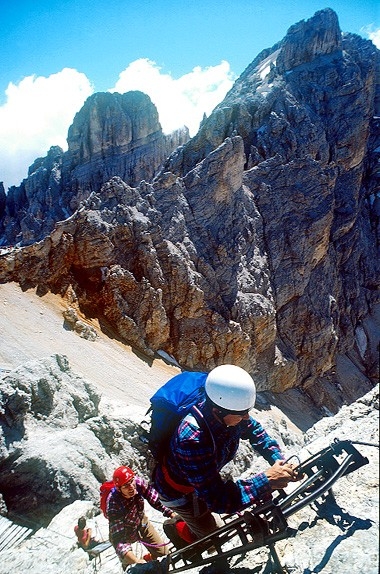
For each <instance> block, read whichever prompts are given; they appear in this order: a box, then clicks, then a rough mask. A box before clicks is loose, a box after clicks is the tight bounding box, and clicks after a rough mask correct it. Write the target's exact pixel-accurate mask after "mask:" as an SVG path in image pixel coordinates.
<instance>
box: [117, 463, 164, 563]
mask: <svg viewBox="0 0 380 574" xmlns="http://www.w3.org/2000/svg"><path fill="white" fill-rule="evenodd" d="M113 481H114V483H115V486H114V488H112V490H111V492H110V494H109V496H108V499H107V516H108V521H109V539H110V542H111V543H112V545H113V547H114V548H115V552H116V554H117V556H118V558H119V560H120V562H121V564H122V567H123V569H124V570H125V569H126V568H127V566H128V565H130V564H143V563H145V562H148V561H149V560H151V559H152V558H153V559H156V558H158V557H161V556H165V555H167V554H168V550H169V543H165V542H164V540H163V539H162V538H161V536H160V535H159V533H158V532H157V531H156V529H155V528H154V526H153V525H152V524H151V522H150V520H149V519H148V517H147V515H146V514H145V509H144V501H145V500H146V501H147V502H148V503H149V504H150V505H151V506H152V507H153V508H155V509H156V510H159V511H160V512H162V514H163V515H164V516H166V517H169V518H172V517H174V516H175V513H174V512H173V510H171V509H169V508H166V507H165V506H163V504H162V503H161V502H160V500H159V498H158V494H157V492H156V491H155V489H154V488H153V487H152V486H150V485H149V484H148V483H147V482H146V481H145V480H144V479H143V478H141V477H140V476H137V475H136V474H135V473H134V471H133V470H132V469H131V468H129V467H128V466H120V467H118V468H117V469H116V470H115V471H114V473H113ZM137 541H141V542H142V544H143V545H144V546H145V547H146V548H147V549H148V551H149V554H147V555H145V556H144V558H141V559H140V558H138V557H137V556H136V554H135V553H134V552H133V549H132V543H133V542H137Z"/></svg>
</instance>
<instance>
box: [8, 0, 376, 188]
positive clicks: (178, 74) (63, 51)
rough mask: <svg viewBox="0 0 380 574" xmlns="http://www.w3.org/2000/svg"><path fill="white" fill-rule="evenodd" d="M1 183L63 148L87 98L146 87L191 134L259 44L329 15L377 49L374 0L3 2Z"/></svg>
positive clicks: (172, 123)
mask: <svg viewBox="0 0 380 574" xmlns="http://www.w3.org/2000/svg"><path fill="white" fill-rule="evenodd" d="M0 2H1V17H0V181H3V183H4V187H5V190H6V191H7V189H8V187H9V186H10V185H19V184H20V183H21V181H22V180H23V179H24V178H26V177H27V174H28V167H29V166H30V165H31V164H32V163H33V162H34V160H35V159H37V158H38V157H44V156H46V154H47V152H48V150H49V148H50V147H51V146H52V145H60V146H61V147H62V148H63V149H64V150H67V141H66V138H67V132H68V128H69V126H70V125H71V124H72V122H73V119H74V116H75V114H76V113H77V112H78V111H79V110H80V108H81V107H82V105H83V103H84V102H85V100H86V99H87V98H88V97H89V96H90V95H91V94H93V93H94V92H106V91H111V92H114V91H117V92H120V93H124V92H127V91H129V90H141V91H143V92H145V93H147V94H148V95H149V96H150V98H151V100H152V101H153V103H154V104H155V105H156V106H157V109H158V112H159V118H160V123H161V126H162V129H163V131H164V132H165V133H170V132H171V131H173V130H174V129H176V128H178V127H181V126H183V125H186V126H187V127H188V128H189V130H190V135H192V136H193V135H195V133H196V132H197V130H198V127H199V122H200V121H201V119H202V117H203V114H204V113H206V114H207V115H209V114H210V113H211V112H212V110H213V108H214V107H215V106H216V105H217V104H218V103H220V102H221V101H222V100H223V98H224V96H225V94H226V93H227V91H228V90H229V89H230V88H231V87H232V85H233V82H234V80H235V79H236V78H238V77H239V76H240V74H241V73H242V72H243V71H244V70H245V68H246V67H247V66H248V65H249V64H250V63H251V62H252V61H253V60H254V58H255V57H256V56H257V55H258V54H259V53H260V52H261V51H262V50H263V49H265V48H270V47H272V46H273V45H274V44H275V43H276V42H278V41H280V40H281V39H282V38H283V37H284V36H285V35H286V32H287V30H288V29H289V27H290V26H292V25H293V24H296V23H297V22H299V21H300V20H307V19H309V18H311V17H312V16H313V15H314V14H315V12H317V11H318V10H322V9H324V8H327V7H329V8H332V9H333V10H335V12H336V13H337V15H338V19H339V24H340V28H341V30H342V31H343V32H353V33H355V34H359V35H361V36H362V37H363V38H366V39H371V40H372V41H373V42H374V44H375V45H377V47H378V48H380V2H379V0H315V1H314V0H307V1H306V2H305V0H261V1H260V2H258V1H256V0H203V1H201V0H199V1H198V0H192V1H191V2H190V1H187V2H186V1H182V0H103V1H102V2H100V1H99V0H47V1H45V0H0Z"/></svg>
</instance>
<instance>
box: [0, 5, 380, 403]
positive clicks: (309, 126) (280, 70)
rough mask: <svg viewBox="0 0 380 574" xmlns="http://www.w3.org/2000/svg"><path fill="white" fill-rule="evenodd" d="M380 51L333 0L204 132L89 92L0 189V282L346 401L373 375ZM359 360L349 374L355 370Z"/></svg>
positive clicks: (144, 341)
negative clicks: (61, 128) (345, 22)
mask: <svg viewBox="0 0 380 574" xmlns="http://www.w3.org/2000/svg"><path fill="white" fill-rule="evenodd" d="M378 78H379V50H377V49H376V48H375V47H374V45H373V44H372V43H371V42H370V41H367V40H364V39H362V38H360V37H359V36H356V35H353V34H349V33H347V34H346V33H345V34H342V33H341V30H340V28H339V23H338V18H337V15H336V14H335V12H333V11H332V10H330V9H326V10H322V11H320V12H317V13H316V14H315V15H314V16H313V17H312V18H310V19H309V20H307V21H301V22H299V23H297V24H295V25H294V26H292V27H291V28H290V29H289V31H288V33H287V35H286V36H285V38H284V39H283V40H282V41H281V42H279V43H278V44H276V45H275V46H273V47H272V48H270V49H267V50H264V51H263V52H262V53H261V54H259V55H258V56H257V57H256V58H255V60H254V61H253V62H252V63H251V64H250V65H249V66H248V67H247V69H246V70H245V71H244V73H243V74H242V75H241V77H240V78H239V79H238V80H237V81H236V83H235V85H234V86H233V88H232V89H231V91H230V92H229V93H228V94H227V96H226V98H225V99H224V101H223V102H221V103H220V104H219V105H218V106H217V107H216V108H215V110H214V111H213V113H212V114H211V116H210V117H209V118H205V119H204V121H203V122H202V125H201V127H200V129H199V132H198V134H197V135H196V136H195V137H194V138H192V139H189V137H188V133H187V131H186V130H184V131H183V132H176V133H175V134H173V135H172V136H164V135H163V134H162V131H161V128H160V126H159V121H158V116H157V113H156V111H155V108H154V106H153V104H152V103H151V102H150V100H149V98H148V97H147V96H145V95H144V94H141V93H139V92H132V93H128V94H122V95H121V94H95V95H94V96H92V97H91V98H89V100H88V101H87V102H86V103H85V105H84V107H83V109H82V110H81V111H80V112H79V113H78V114H77V115H76V117H75V118H74V122H73V125H72V126H71V128H70V130H69V137H68V141H69V150H68V151H67V152H66V153H62V150H60V149H59V148H52V149H51V150H50V152H49V154H48V155H47V157H46V158H42V159H39V160H36V162H35V163H34V164H33V166H32V167H31V168H30V173H29V176H28V178H27V179H26V180H24V181H23V182H22V184H21V185H20V186H19V187H17V188H12V189H11V190H10V192H9V194H8V196H7V197H6V198H5V197H4V194H3V195H2V197H0V209H1V231H0V232H1V236H2V239H1V242H2V245H3V246H9V245H15V244H17V247H15V248H7V249H3V254H2V256H1V258H0V281H2V282H8V281H16V282H18V283H20V285H21V286H22V287H23V288H28V287H37V289H38V292H39V293H41V294H43V293H44V292H47V291H49V290H50V291H52V292H54V293H60V294H62V295H65V296H68V297H70V302H71V304H73V305H74V306H76V308H77V310H78V311H79V312H81V313H82V314H84V315H86V314H87V316H91V317H97V318H99V320H100V321H101V322H102V323H103V324H104V325H106V326H107V328H108V329H110V330H111V331H112V332H113V333H114V334H116V336H117V337H119V338H120V339H121V340H122V341H124V342H127V343H129V344H131V345H132V346H133V347H134V348H135V349H137V350H139V351H141V352H144V353H145V354H147V355H148V356H150V357H153V356H154V354H155V353H156V352H157V351H158V350H163V351H165V353H167V354H168V355H170V356H172V357H174V358H175V360H176V361H177V362H178V363H179V364H180V365H181V367H183V368H185V369H190V370H191V369H196V370H209V369H211V368H213V367H214V366H215V365H217V364H220V363H234V364H238V365H240V366H242V367H244V368H246V369H247V370H248V371H249V372H251V373H253V374H254V376H255V380H256V381H257V383H258V388H259V390H260V391H267V392H280V391H284V390H286V389H292V388H294V387H297V388H299V389H301V390H302V392H304V393H306V394H307V395H308V396H309V397H311V399H312V400H313V401H314V402H315V404H316V405H317V406H318V407H319V408H322V409H329V410H330V411H333V412H336V411H337V409H338V408H339V407H340V406H341V405H342V404H343V403H344V402H347V401H348V402H350V401H352V400H354V399H355V398H357V397H358V396H361V395H363V394H364V393H365V392H367V391H369V390H370V389H371V388H372V386H373V384H374V382H375V381H377V377H378V368H379V367H378V351H377V346H378V341H379V327H378V325H379V289H378V287H379V261H380V258H379V253H378V245H379V214H378V205H379V171H378V150H379V117H378V114H379V110H378V103H379V84H378ZM348 374H349V376H347V375H348Z"/></svg>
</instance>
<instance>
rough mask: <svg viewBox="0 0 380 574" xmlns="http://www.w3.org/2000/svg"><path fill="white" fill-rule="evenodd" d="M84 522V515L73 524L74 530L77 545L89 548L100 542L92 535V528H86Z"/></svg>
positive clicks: (85, 548)
mask: <svg viewBox="0 0 380 574" xmlns="http://www.w3.org/2000/svg"><path fill="white" fill-rule="evenodd" d="M86 524H87V522H86V519H85V517H84V516H81V517H80V518H79V519H78V524H76V525H75V526H74V532H75V534H76V537H77V539H78V546H80V547H81V548H83V550H90V549H91V548H94V546H97V545H98V544H100V542H99V541H98V540H96V539H95V538H93V537H92V530H91V528H86Z"/></svg>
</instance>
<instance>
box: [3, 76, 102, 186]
mask: <svg viewBox="0 0 380 574" xmlns="http://www.w3.org/2000/svg"><path fill="white" fill-rule="evenodd" d="M93 91H94V90H93V88H92V86H91V84H90V82H89V80H88V79H87V78H86V76H85V75H84V74H82V73H80V72H78V71H77V70H73V69H70V68H64V69H63V70H62V71H60V72H58V73H57V74H52V75H51V76H49V77H47V78H45V77H43V76H39V77H36V76H27V77H25V78H24V79H23V80H21V82H20V83H19V84H17V85H16V84H13V83H12V82H10V83H9V85H8V88H7V90H6V92H5V94H6V96H7V101H6V103H5V104H4V105H3V106H1V107H0V181H3V182H4V187H5V190H6V191H7V188H8V187H9V186H10V185H19V184H20V183H21V181H22V179H24V178H25V177H26V176H27V172H28V167H29V166H30V165H31V164H32V163H33V161H34V160H35V159H36V158H38V157H41V156H45V155H46V153H47V151H48V150H49V148H50V147H51V146H52V145H59V146H61V147H62V148H63V149H67V142H66V137H67V131H68V129H69V126H70V125H71V123H72V121H73V118H74V115H75V114H76V112H77V111H78V110H79V109H80V108H81V107H82V105H83V103H84V101H85V100H86V98H87V97H88V96H89V95H90V94H92V93H93Z"/></svg>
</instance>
